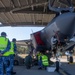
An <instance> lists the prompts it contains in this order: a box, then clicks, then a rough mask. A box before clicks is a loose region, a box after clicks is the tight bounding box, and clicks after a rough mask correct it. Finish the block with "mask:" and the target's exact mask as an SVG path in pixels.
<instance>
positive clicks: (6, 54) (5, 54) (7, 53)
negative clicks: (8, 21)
mask: <svg viewBox="0 0 75 75" xmlns="http://www.w3.org/2000/svg"><path fill="white" fill-rule="evenodd" d="M12 54H15V53H14V43H13V42H11V48H10V50H9V51H8V52H6V53H4V56H10V55H12Z"/></svg>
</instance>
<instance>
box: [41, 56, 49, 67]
mask: <svg viewBox="0 0 75 75" xmlns="http://www.w3.org/2000/svg"><path fill="white" fill-rule="evenodd" d="M42 64H43V65H44V66H49V62H48V57H47V56H46V55H42Z"/></svg>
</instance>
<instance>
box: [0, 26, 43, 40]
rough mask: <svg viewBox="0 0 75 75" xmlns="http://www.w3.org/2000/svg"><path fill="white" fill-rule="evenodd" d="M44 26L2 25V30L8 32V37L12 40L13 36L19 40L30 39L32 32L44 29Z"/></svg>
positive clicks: (0, 30) (0, 29)
mask: <svg viewBox="0 0 75 75" xmlns="http://www.w3.org/2000/svg"><path fill="white" fill-rule="evenodd" d="M43 28H44V27H0V34H1V32H6V34H7V38H9V40H10V41H11V40H12V39H13V38H16V39H17V40H27V39H30V34H31V33H32V31H33V32H37V31H39V30H42V29H43Z"/></svg>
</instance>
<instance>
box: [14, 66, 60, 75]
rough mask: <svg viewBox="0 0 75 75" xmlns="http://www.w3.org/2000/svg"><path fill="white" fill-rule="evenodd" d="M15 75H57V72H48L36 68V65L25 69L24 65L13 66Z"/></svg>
mask: <svg viewBox="0 0 75 75" xmlns="http://www.w3.org/2000/svg"><path fill="white" fill-rule="evenodd" d="M14 71H16V73H17V74H16V75H59V74H58V73H57V72H48V71H47V70H38V67H37V66H34V67H32V68H31V69H29V70H28V69H26V68H25V66H15V67H14Z"/></svg>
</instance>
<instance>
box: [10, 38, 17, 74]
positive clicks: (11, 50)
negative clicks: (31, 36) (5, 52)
mask: <svg viewBox="0 0 75 75" xmlns="http://www.w3.org/2000/svg"><path fill="white" fill-rule="evenodd" d="M16 51H17V46H16V39H15V38H13V39H12V42H11V49H10V69H11V74H16V72H13V66H14V56H15V53H16Z"/></svg>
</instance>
